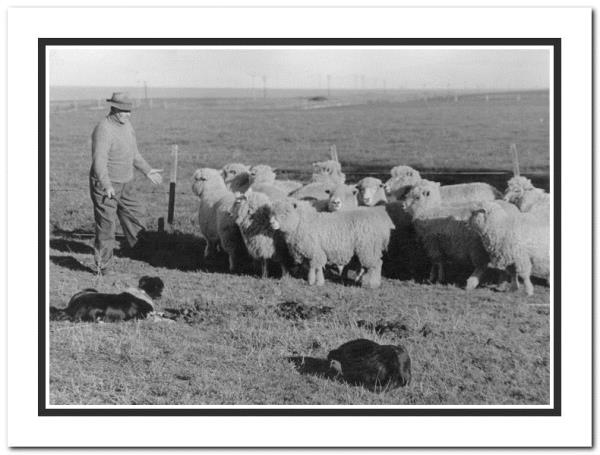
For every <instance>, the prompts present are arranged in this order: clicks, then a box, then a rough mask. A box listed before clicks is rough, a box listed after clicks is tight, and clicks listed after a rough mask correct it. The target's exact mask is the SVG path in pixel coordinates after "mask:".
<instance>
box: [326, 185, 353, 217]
mask: <svg viewBox="0 0 600 455" xmlns="http://www.w3.org/2000/svg"><path fill="white" fill-rule="evenodd" d="M325 192H326V193H327V194H328V195H329V202H328V203H327V209H328V210H329V211H330V212H337V211H339V210H348V209H353V208H356V207H358V201H357V199H356V195H357V194H358V188H356V187H355V186H350V185H346V184H344V183H341V184H339V185H336V186H335V187H334V188H332V189H327V190H325Z"/></svg>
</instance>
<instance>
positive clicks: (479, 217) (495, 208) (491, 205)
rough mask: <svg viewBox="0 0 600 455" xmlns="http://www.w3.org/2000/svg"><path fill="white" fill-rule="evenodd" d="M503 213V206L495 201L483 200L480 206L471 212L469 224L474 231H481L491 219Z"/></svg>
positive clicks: (504, 213)
mask: <svg viewBox="0 0 600 455" xmlns="http://www.w3.org/2000/svg"><path fill="white" fill-rule="evenodd" d="M505 215H506V211H505V210H504V207H502V206H501V205H500V204H498V203H496V202H493V201H487V202H483V203H482V204H481V207H479V208H477V209H475V210H473V211H472V212H471V217H470V218H469V224H470V225H471V227H473V228H474V229H475V230H476V231H479V232H483V231H485V230H486V228H487V226H488V223H490V221H491V220H493V219H497V218H499V217H502V216H505Z"/></svg>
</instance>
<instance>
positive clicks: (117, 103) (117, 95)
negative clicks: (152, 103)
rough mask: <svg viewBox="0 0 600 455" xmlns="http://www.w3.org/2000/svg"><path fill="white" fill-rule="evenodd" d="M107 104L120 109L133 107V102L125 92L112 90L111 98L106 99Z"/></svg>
mask: <svg viewBox="0 0 600 455" xmlns="http://www.w3.org/2000/svg"><path fill="white" fill-rule="evenodd" d="M106 101H107V102H108V104H110V105H111V106H113V107H116V108H117V109H121V110H122V111H130V110H131V109H133V102H132V101H131V98H129V94H128V93H126V92H114V93H113V94H112V97H111V98H108V99H107V100H106Z"/></svg>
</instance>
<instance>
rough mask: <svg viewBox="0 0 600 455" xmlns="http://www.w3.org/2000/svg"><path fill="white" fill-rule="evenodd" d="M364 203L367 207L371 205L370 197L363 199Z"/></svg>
mask: <svg viewBox="0 0 600 455" xmlns="http://www.w3.org/2000/svg"><path fill="white" fill-rule="evenodd" d="M363 201H364V203H365V204H366V205H371V198H370V197H363Z"/></svg>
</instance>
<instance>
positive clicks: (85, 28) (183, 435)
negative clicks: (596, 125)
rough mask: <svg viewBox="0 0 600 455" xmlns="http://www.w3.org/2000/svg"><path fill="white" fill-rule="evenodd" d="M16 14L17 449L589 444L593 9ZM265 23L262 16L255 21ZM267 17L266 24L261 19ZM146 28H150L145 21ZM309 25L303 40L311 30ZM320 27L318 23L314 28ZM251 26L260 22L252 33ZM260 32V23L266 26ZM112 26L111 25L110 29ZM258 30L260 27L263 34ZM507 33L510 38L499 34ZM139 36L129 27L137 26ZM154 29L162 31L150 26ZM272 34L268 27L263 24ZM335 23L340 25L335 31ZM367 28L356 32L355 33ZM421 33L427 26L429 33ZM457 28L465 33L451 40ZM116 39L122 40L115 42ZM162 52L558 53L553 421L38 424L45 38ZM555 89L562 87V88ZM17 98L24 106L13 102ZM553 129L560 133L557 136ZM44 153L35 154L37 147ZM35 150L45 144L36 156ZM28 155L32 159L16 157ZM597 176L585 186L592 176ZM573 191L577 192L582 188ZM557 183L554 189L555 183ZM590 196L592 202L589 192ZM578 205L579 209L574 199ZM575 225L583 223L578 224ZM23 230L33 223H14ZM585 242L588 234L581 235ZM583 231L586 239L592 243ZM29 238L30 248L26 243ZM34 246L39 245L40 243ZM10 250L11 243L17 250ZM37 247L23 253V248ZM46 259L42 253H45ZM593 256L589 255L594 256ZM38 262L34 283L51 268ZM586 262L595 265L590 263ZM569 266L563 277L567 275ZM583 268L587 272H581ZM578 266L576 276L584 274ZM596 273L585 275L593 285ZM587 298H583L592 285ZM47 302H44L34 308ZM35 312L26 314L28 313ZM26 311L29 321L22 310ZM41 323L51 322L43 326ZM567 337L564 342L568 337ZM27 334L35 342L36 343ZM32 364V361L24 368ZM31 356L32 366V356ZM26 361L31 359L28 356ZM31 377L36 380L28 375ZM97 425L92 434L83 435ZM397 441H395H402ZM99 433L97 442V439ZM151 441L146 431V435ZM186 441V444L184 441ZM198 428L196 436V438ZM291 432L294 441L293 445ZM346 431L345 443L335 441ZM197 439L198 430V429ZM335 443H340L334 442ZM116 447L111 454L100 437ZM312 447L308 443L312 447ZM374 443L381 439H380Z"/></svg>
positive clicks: (12, 308)
mask: <svg viewBox="0 0 600 455" xmlns="http://www.w3.org/2000/svg"><path fill="white" fill-rule="evenodd" d="M314 10H315V11H316V12H318V15H317V16H315V11H313V10H311V9H310V8H298V9H293V8H173V9H168V8H154V9H143V10H142V9H139V8H115V9H110V8H99V9H95V8H87V9H76V8H71V9H69V8H52V9H44V8H26V9H25V8H20V9H11V10H10V11H9V44H8V47H9V62H8V63H9V73H8V87H9V90H10V92H9V100H8V101H9V102H8V112H10V113H11V115H10V116H9V118H8V132H9V139H8V150H9V158H8V166H9V169H10V174H9V175H8V187H9V188H10V189H16V188H19V191H18V192H16V191H9V207H8V218H9V220H10V221H9V225H8V235H9V238H10V240H11V245H12V244H14V245H16V244H21V240H22V239H24V240H25V241H24V242H23V245H24V246H23V248H20V250H21V251H19V252H18V253H17V252H16V251H15V249H13V248H9V250H8V257H9V263H10V268H9V270H8V283H10V287H9V291H8V297H9V306H8V317H9V319H10V321H11V325H10V327H8V340H9V350H8V353H9V363H8V370H9V376H8V386H9V391H10V395H9V397H8V412H9V428H8V435H9V445H10V446H14V447H16V446H79V447H81V446H90V445H91V446H95V445H100V446H102V445H105V446H106V445H109V446H120V447H125V446H163V447H164V446H170V447H174V446H196V447H197V446H203V447H211V446H212V447H215V446H229V447H234V446H261V447H267V446H271V447H272V446H276V447H283V446H312V447H331V446H335V447H342V446H360V447H367V446H368V447H375V446H382V447H398V446H404V447H417V446H420V447H423V446H426V447H440V446H461V447H484V446H510V447H531V446H563V447H585V446H589V445H590V444H591V417H592V416H591V409H592V406H591V399H592V397H591V380H592V378H591V372H592V365H591V352H592V350H591V340H592V324H591V317H590V316H591V235H587V234H588V233H589V234H591V211H590V207H591V188H592V182H591V175H587V174H581V172H580V171H581V163H582V161H583V162H584V163H585V162H586V161H587V160H588V159H590V161H591V9H590V8H484V9H477V8H407V9H401V8H373V9H369V8H348V9H345V8H315V9H314ZM259 13H260V14H259ZM265 15H266V17H267V18H268V19H269V20H265ZM140 17H143V19H144V20H140ZM306 17H310V18H311V19H313V21H312V22H311V26H310V28H309V29H306V28H304V27H302V26H301V24H302V23H306V22H303V19H304V18H306ZM315 17H316V19H315ZM253 19H254V20H253ZM259 19H260V20H259ZM109 23H110V24H111V26H110V27H109V26H107V25H106V24H109ZM257 23H261V24H262V25H261V27H256V24H257ZM507 23H510V27H507V26H505V24H507ZM132 24H133V25H132ZM155 24H161V26H160V27H156V25H155ZM267 24H268V25H267ZM331 24H336V25H335V26H333V27H332V25H331ZM357 24H361V27H358V28H357V27H356V25H357ZM423 24H427V26H424V25H423ZM457 24H460V26H459V27H457ZM109 30H115V32H109ZM111 34H113V35H114V36H113V37H115V36H116V37H118V38H136V37H153V38H156V39H162V38H168V37H179V38H186V37H188V36H201V37H212V38H224V37H228V38H232V37H238V38H256V37H265V36H269V37H272V38H286V37H287V38H289V37H314V36H318V37H323V38H327V37H330V38H336V37H355V38H357V39H358V38H368V37H396V36H398V35H401V36H402V37H414V38H423V37H431V38H464V37H471V38H513V37H515V36H518V37H519V38H536V37H550V38H553V39H560V40H561V48H562V56H561V57H562V62H563V66H562V68H563V72H562V74H561V80H562V101H563V103H562V106H561V104H559V106H561V109H560V112H561V113H562V122H561V123H562V129H561V138H560V140H559V141H558V142H561V143H562V149H563V150H566V149H567V145H568V146H569V150H573V151H572V152H570V154H569V155H565V156H563V157H562V162H561V166H558V167H557V168H556V169H555V178H556V175H558V177H559V178H560V179H561V180H562V181H566V180H567V179H569V180H570V181H577V183H578V184H577V188H572V189H570V188H562V190H563V194H562V200H568V201H570V204H569V205H568V206H566V205H563V207H562V210H563V217H562V218H561V223H560V225H559V226H557V227H558V228H559V229H560V230H559V233H561V232H562V235H563V239H565V238H568V239H569V244H568V245H567V244H564V245H563V248H562V251H561V252H560V253H562V263H563V267H562V269H563V270H562V271H563V276H562V280H561V291H560V292H561V295H562V298H563V301H564V297H565V295H568V296H569V304H568V305H565V306H564V307H563V308H562V312H561V314H560V317H561V326H562V330H563V332H562V333H561V332H558V333H556V334H555V335H557V337H558V338H559V339H560V341H561V352H559V353H557V356H558V357H559V359H561V365H562V373H563V374H562V376H561V378H560V381H559V382H557V383H555V387H557V388H558V389H559V390H560V391H561V392H562V394H561V402H560V415H559V416H539V415H538V416H528V417H517V418H512V419H510V418H507V416H504V417H492V416H489V417H485V418H481V417H479V418H473V417H467V416H465V417H461V418H458V419H457V418H456V417H441V416H431V417H427V418H426V419H422V418H417V419H415V418H408V417H381V416H378V417H364V416H361V417H354V418H347V417H346V418H340V417H312V418H310V419H306V418H302V417H297V416H290V417H273V416H269V417H232V416H229V417H219V418H212V417H185V418H184V417H179V416H177V417H176V416H173V417H168V419H167V424H168V425H177V426H178V428H179V429H178V431H176V432H172V433H171V434H173V435H176V436H177V438H174V437H169V436H168V434H169V433H170V432H164V431H163V430H164V428H163V425H162V423H164V421H163V419H158V420H161V422H158V420H157V419H153V418H148V417H139V416H135V417H129V418H128V422H129V423H128V425H127V426H129V425H133V426H134V427H135V428H139V429H140V431H126V429H125V428H119V427H123V425H119V423H118V422H119V421H120V420H121V419H117V420H115V419H107V418H105V417H98V416H94V417H74V416H70V417H67V416H61V417H58V416H56V417H44V416H40V415H39V413H38V411H39V409H38V406H37V405H38V404H39V403H38V401H37V398H38V397H37V396H36V394H35V393H33V391H34V390H38V392H39V389H38V388H37V387H39V386H40V384H39V383H38V382H37V381H36V380H37V374H36V371H37V369H38V368H39V367H40V366H41V364H40V359H44V361H45V357H43V356H40V357H37V360H38V361H37V362H36V352H37V348H38V346H37V343H36V341H37V339H38V338H37V335H38V334H39V332H38V329H39V328H42V325H41V324H40V322H41V320H42V319H43V318H42V316H41V315H39V316H40V317H39V319H38V321H37V323H38V325H37V327H36V326H35V325H34V324H31V320H29V321H27V320H20V319H24V318H19V313H18V311H19V306H22V305H23V304H24V303H23V302H31V303H30V304H29V305H33V302H34V301H38V298H37V297H39V296H42V295H43V294H42V292H43V290H42V289H34V287H33V286H30V285H29V287H28V288H27V285H25V286H23V287H21V286H19V285H18V283H20V282H22V281H23V278H22V277H20V276H19V271H23V270H27V269H28V267H29V269H31V264H30V263H28V260H31V258H32V257H34V256H36V254H38V251H37V247H38V245H37V242H31V239H32V238H37V232H36V227H37V226H38V223H37V222H38V221H40V220H41V219H42V218H43V217H45V214H42V213H38V214H37V216H38V218H35V216H32V214H31V211H29V212H27V211H26V210H25V207H27V205H28V204H27V203H28V202H30V201H31V204H30V205H29V206H30V207H31V206H32V205H37V203H38V198H39V197H42V199H41V200H43V196H44V194H43V192H39V193H38V190H39V188H35V187H32V188H28V189H21V185H19V180H18V179H19V177H22V176H23V175H24V173H23V172H22V171H24V170H26V169H31V166H32V164H33V163H38V156H37V150H40V149H39V145H40V143H41V142H43V136H45V135H44V134H41V133H42V132H41V131H40V132H39V133H40V134H39V136H38V137H37V138H36V137H34V135H32V134H31V131H29V134H27V129H28V128H29V130H30V128H31V126H32V125H34V124H35V123H36V121H37V118H36V115H35V114H37V113H38V112H37V109H38V108H40V107H41V106H40V105H39V104H38V103H39V100H38V99H37V92H36V90H35V87H36V86H37V83H39V81H37V83H36V79H37V72H36V70H37V55H38V54H37V51H38V50H39V49H38V47H37V45H38V41H37V40H38V39H39V38H97V37H102V38H103V39H104V38H107V37H110V35H111ZM555 83H556V82H555ZM13 93H18V94H19V95H18V96H14V95H11V94H13ZM559 126H560V125H557V126H556V127H555V128H558V127H559ZM36 139H38V141H41V142H37V141H36ZM36 142H37V143H36ZM20 150H25V151H26V152H24V153H22V154H21V155H17V152H19V151H20ZM590 174H591V173H590ZM575 179H576V180H575ZM555 184H556V180H555ZM588 190H589V191H588ZM573 196H577V197H573ZM574 214H577V215H578V216H577V217H575V216H572V215H574ZM23 219H27V220H29V221H31V223H26V225H25V226H24V225H23V224H22V223H18V221H19V220H23ZM582 229H585V235H583V234H582V232H581V231H582ZM588 229H589V231H588ZM27 239H28V241H27ZM38 240H41V239H39V238H38ZM13 242H14V243H13ZM27 243H29V245H27ZM44 254H45V251H44ZM588 255H589V256H588ZM37 257H38V265H39V267H40V271H41V270H42V268H43V264H44V262H45V257H42V255H39V256H37ZM587 259H589V260H587ZM565 264H567V265H565ZM582 264H583V265H582ZM576 265H577V267H576ZM588 272H589V273H588ZM588 285H589V286H588ZM36 292H39V296H38V295H36ZM33 308H34V307H33V306H32V309H33ZM21 310H22V309H21ZM43 323H44V324H45V320H44V321H43ZM567 329H568V337H567V336H564V334H565V333H567V332H566V330H567ZM32 335H33V336H32ZM23 353H27V354H29V356H30V358H28V357H27V356H23ZM32 355H33V356H32ZM31 356H32V357H31ZM32 373H33V374H32ZM89 425H94V426H95V430H94V432H93V433H92V434H90V433H89V432H87V431H85V429H86V428H89ZM400 425H401V428H402V431H398V428H400ZM99 428H100V430H98V429H99ZM142 428H143V430H142ZM184 428H188V429H190V430H191V431H185V430H184ZM198 428H201V431H199V430H198ZM290 428H294V431H293V432H290V430H289V429H290ZM331 428H339V429H341V428H343V432H341V433H340V432H339V431H338V432H335V431H331V432H330V431H328V430H329V429H331ZM194 429H196V430H194ZM333 433H337V436H336V435H334V434H333ZM106 434H110V435H111V437H110V441H107V439H106V437H105V436H104V435H106ZM306 435H309V436H308V437H307V436H306ZM373 435H377V437H376V438H374V437H373Z"/></svg>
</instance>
